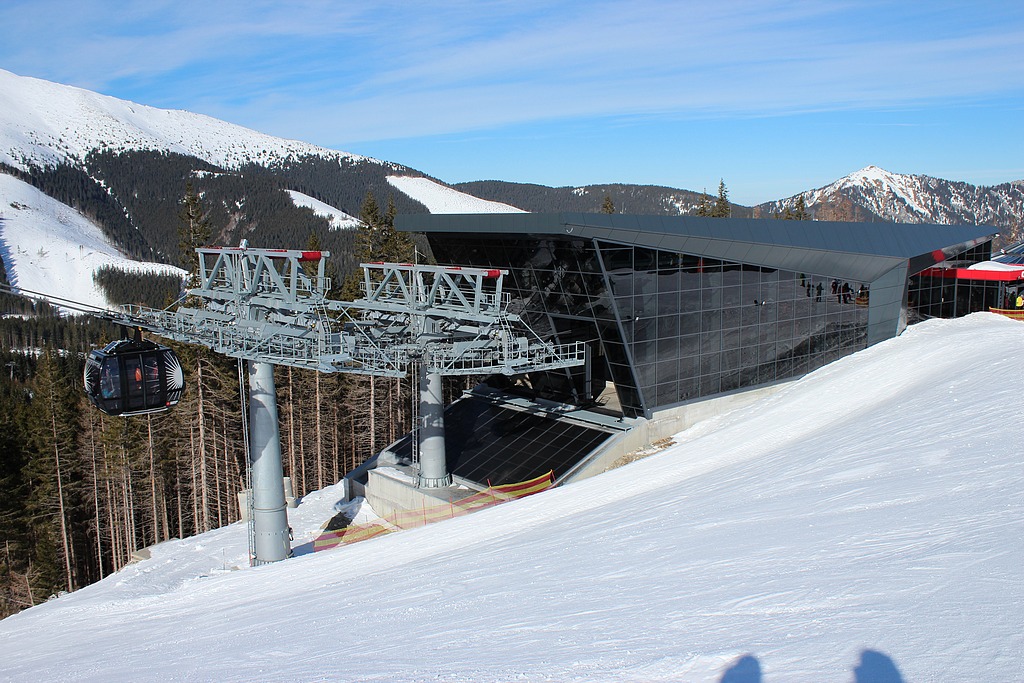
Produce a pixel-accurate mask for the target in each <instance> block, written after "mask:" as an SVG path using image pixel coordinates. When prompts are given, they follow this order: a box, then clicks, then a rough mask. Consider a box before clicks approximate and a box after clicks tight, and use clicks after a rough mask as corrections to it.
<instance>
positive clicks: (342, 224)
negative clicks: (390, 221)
mask: <svg viewBox="0 0 1024 683" xmlns="http://www.w3.org/2000/svg"><path fill="white" fill-rule="evenodd" d="M286 192H288V195H289V196H290V197H291V198H292V201H293V202H295V206H304V207H306V208H307V209H310V210H311V211H312V212H313V213H315V214H316V215H317V216H320V217H322V218H326V219H327V222H328V223H330V225H331V230H348V229H354V228H358V227H359V225H360V224H361V223H362V221H360V220H359V219H358V218H354V217H352V216H350V215H348V214H347V213H345V212H344V211H342V210H341V209H336V208H334V207H333V206H331V205H330V204H327V203H325V202H322V201H320V200H319V199H316V198H315V197H310V196H309V195H308V194H302V193H301V192H296V191H295V190H286Z"/></svg>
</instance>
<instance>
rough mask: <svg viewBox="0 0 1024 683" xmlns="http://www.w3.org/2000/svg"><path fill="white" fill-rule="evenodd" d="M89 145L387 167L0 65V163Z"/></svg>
mask: <svg viewBox="0 0 1024 683" xmlns="http://www.w3.org/2000/svg"><path fill="white" fill-rule="evenodd" d="M94 149H106V150H110V151H120V150H158V151H167V152H176V153H179V154H188V155H192V156H195V157H198V158H200V159H204V160H206V161H208V162H210V163H212V164H214V165H216V166H220V167H222V168H237V167H238V166H240V165H242V164H244V163H246V162H254V163H261V164H269V163H273V162H275V161H278V160H281V159H287V158H290V157H291V158H294V157H299V156H303V155H314V156H321V157H324V158H329V159H333V158H344V159H349V160H352V161H369V162H373V163H380V164H382V165H384V166H393V164H387V163H386V162H378V161H376V160H375V159H370V158H368V157H360V156H358V155H354V154H348V153H346V152H338V151H335V150H328V149H325V148H323V147H317V146H316V145H311V144H309V143H305V142H299V141H297V140H285V139H282V138H276V137H273V136H271V135H265V134H263V133H258V132H256V131H254V130H250V129H248V128H243V127H242V126H238V125H235V124H232V123H227V122H226V121H220V120H218V119H214V118H211V117H209V116H202V115H200V114H193V113H191V112H187V111H173V110H168V109H157V108H155V107H148V106H145V105H141V104H136V103H134V102H128V101H126V100H119V99H117V98H114V97H108V96H106V95H100V94H98V93H94V92H91V91H88V90H82V89H81V88H74V87H71V86H66V85H60V84H57V83H51V82H49V81H43V80H40V79H36V78H27V77H23V76H17V75H15V74H12V73H10V72H9V71H4V70H2V69H0V162H3V163H7V164H11V165H13V166H16V167H18V168H26V167H27V166H28V165H30V164H35V165H52V164H55V163H59V162H61V161H64V160H79V161H80V160H81V159H83V158H84V157H85V155H86V154H88V153H89V152H90V151H92V150H94Z"/></svg>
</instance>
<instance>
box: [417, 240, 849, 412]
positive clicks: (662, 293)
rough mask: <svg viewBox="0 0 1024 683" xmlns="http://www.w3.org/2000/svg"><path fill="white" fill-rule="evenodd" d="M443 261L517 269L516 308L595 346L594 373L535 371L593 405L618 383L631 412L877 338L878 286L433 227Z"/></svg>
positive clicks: (544, 381)
mask: <svg viewBox="0 0 1024 683" xmlns="http://www.w3.org/2000/svg"><path fill="white" fill-rule="evenodd" d="M429 239H430V243H431V247H432V249H433V251H434V254H435V256H436V257H437V259H438V261H439V262H440V263H444V264H451V265H472V266H481V267H489V268H503V269H507V270H509V271H510V274H509V276H508V277H506V279H505V291H506V292H507V293H508V294H509V295H511V297H512V308H511V310H512V311H513V312H516V313H520V314H521V315H523V317H524V318H525V319H526V320H527V322H528V323H529V324H530V325H531V326H532V327H533V328H534V329H535V330H537V331H538V332H539V333H541V334H542V335H550V336H553V337H555V338H557V339H558V341H560V342H569V341H577V340H583V341H587V342H588V343H590V347H591V354H590V355H591V363H590V367H589V373H584V372H583V371H582V370H580V369H575V370H573V371H571V372H568V373H562V374H561V375H559V374H558V373H544V374H543V376H537V377H531V380H532V382H533V385H534V387H535V388H536V389H538V391H539V392H540V393H541V394H542V395H545V396H546V397H548V398H554V399H558V400H564V401H567V402H572V403H586V402H587V401H588V400H592V399H594V398H595V397H597V396H598V395H599V394H600V393H601V389H602V388H603V386H604V384H605V382H607V381H611V382H613V383H614V385H615V388H616V391H617V394H618V400H619V404H620V406H621V408H622V412H623V413H624V414H625V415H627V416H630V417H633V416H644V415H649V413H650V411H652V410H654V409H656V408H659V407H663V406H669V405H672V404H676V403H679V402H682V401H688V400H692V399H696V398H700V397H705V396H711V395H714V394H718V393H721V392H725V391H731V390H734V389H740V388H744V387H750V386H754V385H759V384H765V383H769V382H773V381H776V380H781V379H786V378H790V377H796V376H799V375H802V374H804V373H806V372H809V371H811V370H813V369H815V368H818V367H821V366H823V365H825V364H826V363H829V362H831V361H833V360H835V359H837V358H839V357H841V356H844V355H846V354H849V353H851V352H853V351H857V350H860V349H862V348H864V347H865V346H866V345H867V327H868V312H867V311H868V309H867V301H868V292H867V289H866V283H860V282H850V281H848V280H843V279H842V278H838V277H834V276H833V275H832V274H829V273H810V272H807V273H802V272H793V271H786V270H778V269H774V268H767V267H763V266H759V265H756V264H754V263H744V262H737V261H725V260H717V259H709V258H704V257H701V256H699V255H696V254H686V253H679V252H675V251H664V250H659V249H653V248H648V247H642V246H636V245H630V244H623V243H619V242H614V241H607V240H600V239H587V238H575V239H574V238H571V237H551V236H545V237H531V236H528V235H514V236H501V235H493V236H492V235H477V236H472V235H469V234H466V233H431V234H429Z"/></svg>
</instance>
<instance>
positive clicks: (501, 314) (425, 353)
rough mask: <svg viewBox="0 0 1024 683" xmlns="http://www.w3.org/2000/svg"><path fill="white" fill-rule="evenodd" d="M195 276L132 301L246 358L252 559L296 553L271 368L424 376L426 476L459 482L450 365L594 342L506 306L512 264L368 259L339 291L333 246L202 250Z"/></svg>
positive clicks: (523, 363)
mask: <svg viewBox="0 0 1024 683" xmlns="http://www.w3.org/2000/svg"><path fill="white" fill-rule="evenodd" d="M196 252H197V253H198V254H199V271H198V273H197V278H198V281H197V282H196V283H193V284H195V285H196V286H194V287H191V288H189V289H188V290H187V293H186V295H185V297H183V298H182V300H181V301H180V305H178V306H177V308H175V309H173V310H172V309H164V310H157V309H152V308H146V307H141V306H128V307H124V308H123V309H122V310H121V311H118V312H114V313H113V314H112V315H110V316H107V317H110V318H111V319H112V320H113V321H114V322H116V323H119V324H121V325H125V326H131V327H139V328H142V329H144V330H147V331H149V332H152V333H153V334H156V335H159V336H161V337H165V338H168V339H174V340H177V341H182V342H187V343H190V344H198V345H201V346H205V347H207V348H209V349H212V350H213V351H215V352H217V353H221V354H223V355H226V356H230V357H233V358H239V359H242V360H245V361H248V364H249V396H250V400H249V425H250V432H251V434H250V447H249V448H250V452H249V460H250V466H251V468H252V489H253V490H252V498H253V503H252V505H253V516H252V522H253V524H254V526H255V551H254V562H255V563H257V564H258V563H263V562H272V561H276V560H280V559H284V558H285V557H287V556H288V555H289V554H290V552H291V549H290V543H289V540H288V526H287V515H286V513H285V501H284V494H283V491H282V487H281V477H282V465H281V447H280V441H279V436H278V422H277V405H276V398H275V390H274V377H273V372H272V366H274V365H285V366H292V367H297V368H306V369H311V370H317V371H320V372H347V373H355V374H364V375H374V376H383V377H406V376H408V375H410V374H411V375H413V381H414V383H415V382H418V385H419V399H418V402H417V404H416V406H415V409H414V414H415V415H416V418H417V419H416V422H415V427H414V429H415V432H416V434H414V439H413V442H414V444H417V445H418V457H416V458H415V459H416V460H418V462H419V468H420V469H419V480H418V484H419V485H420V486H423V487H440V486H447V485H449V484H451V476H450V474H449V473H448V471H447V464H446V460H445V451H444V412H443V411H444V406H443V404H442V398H441V377H442V376H444V375H470V374H505V375H517V374H522V373H525V372H532V371H538V370H552V369H558V368H566V367H571V366H576V365H582V364H583V363H584V362H585V360H586V357H585V354H586V345H585V344H584V343H583V342H577V343H573V344H552V343H549V342H547V341H545V340H543V339H541V338H540V337H539V336H538V335H537V334H536V333H535V332H534V331H533V330H531V329H530V328H529V326H528V325H527V324H526V323H525V322H524V321H523V320H522V318H520V317H519V316H517V315H515V314H512V313H510V312H509V311H508V305H509V299H508V297H507V296H506V295H504V294H503V292H502V284H503V278H504V276H505V275H507V274H508V272H507V271H504V270H492V269H483V268H459V267H440V266H427V265H417V264H398V263H364V264H361V265H362V269H363V283H362V288H363V294H364V296H363V297H362V298H360V299H358V300H356V301H335V300H331V299H328V298H327V292H328V291H329V290H330V287H331V283H330V280H329V278H327V277H326V276H325V260H326V258H327V257H328V256H330V254H329V253H328V252H323V251H300V250H288V249H251V248H248V247H247V246H246V244H245V243H244V242H243V243H242V245H241V246H238V247H220V248H217V247H204V248H200V249H197V250H196Z"/></svg>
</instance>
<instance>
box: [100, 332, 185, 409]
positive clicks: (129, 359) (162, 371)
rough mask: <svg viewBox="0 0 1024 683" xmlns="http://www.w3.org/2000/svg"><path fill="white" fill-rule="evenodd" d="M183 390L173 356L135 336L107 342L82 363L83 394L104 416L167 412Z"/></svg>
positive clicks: (175, 359) (183, 381)
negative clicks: (83, 373) (83, 372)
mask: <svg viewBox="0 0 1024 683" xmlns="http://www.w3.org/2000/svg"><path fill="white" fill-rule="evenodd" d="M184 389H185V378H184V375H183V373H182V370H181V363H180V362H179V361H178V357H177V356H176V355H174V352H173V351H171V350H170V349H169V348H167V347H166V346H161V345H160V344H156V343H154V342H151V341H148V340H143V339H141V337H140V336H138V335H137V336H136V338H135V339H119V340H117V341H113V342H110V343H109V344H107V345H106V346H104V347H103V349H97V350H95V351H92V352H91V353H90V354H89V357H88V358H87V359H86V361H85V393H86V394H87V395H88V396H89V400H90V401H91V402H92V404H93V405H94V406H96V407H97V408H99V409H100V410H102V411H103V412H104V413H106V414H107V415H122V416H129V415H145V414H147V413H158V412H163V411H165V410H169V409H170V408H171V406H173V405H175V404H177V402H178V400H179V399H180V398H181V393H182V391H184Z"/></svg>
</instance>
